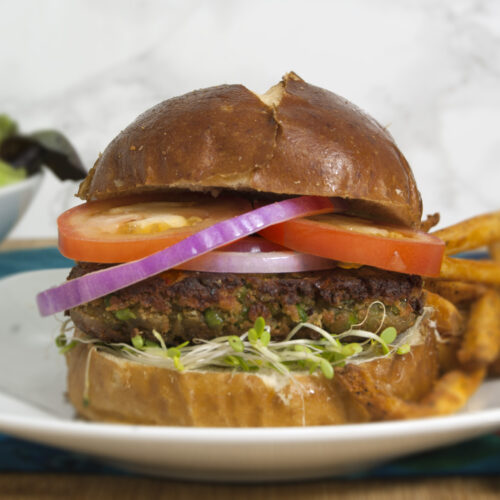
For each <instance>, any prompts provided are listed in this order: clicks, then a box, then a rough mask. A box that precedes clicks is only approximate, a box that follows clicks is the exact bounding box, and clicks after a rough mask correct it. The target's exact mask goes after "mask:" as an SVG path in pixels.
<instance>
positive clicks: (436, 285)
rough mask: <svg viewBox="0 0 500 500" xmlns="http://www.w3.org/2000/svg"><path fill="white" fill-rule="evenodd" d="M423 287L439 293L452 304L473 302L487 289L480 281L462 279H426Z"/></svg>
mask: <svg viewBox="0 0 500 500" xmlns="http://www.w3.org/2000/svg"><path fill="white" fill-rule="evenodd" d="M425 288H426V289H427V290H429V291H431V292H433V293H436V294H438V295H441V297H444V298H445V299H446V300H449V301H450V302H452V303H453V304H462V303H466V302H473V301H475V300H477V299H479V297H482V296H483V295H484V293H485V292H486V291H487V290H488V288H487V287H486V285H483V284H481V283H467V282H464V281H445V280H441V279H426V280H425Z"/></svg>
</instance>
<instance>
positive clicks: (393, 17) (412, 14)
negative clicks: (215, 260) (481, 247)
mask: <svg viewBox="0 0 500 500" xmlns="http://www.w3.org/2000/svg"><path fill="white" fill-rule="evenodd" d="M0 33H1V48H0V75H1V77H0V112H2V111H4V112H8V113H10V114H12V115H13V116H14V117H15V118H17V119H18V121H19V122H20V124H21V126H22V128H23V129H24V130H25V131H30V130H34V129H37V128H47V127H54V128H58V129H61V130H63V131H64V132H66V134H67V135H68V136H69V137H70V138H71V140H72V141H73V142H74V144H75V145H76V147H77V149H78V150H79V152H80V153H81V156H82V158H83V159H84V162H85V164H86V166H87V167H88V168H89V167H90V166H91V165H92V163H93V161H94V159H95V158H96V157H97V154H98V153H99V151H102V150H103V149H104V147H105V146H106V144H107V143H108V142H109V141H110V140H111V139H112V138H113V137H114V135H116V134H117V133H118V132H119V131H120V130H121V129H122V128H124V127H125V126H126V125H127V124H128V123H129V122H131V121H132V120H133V119H134V118H135V117H136V116H137V115H138V114H139V113H141V112H142V111H143V110H145V109H146V108H148V107H150V106H152V105H153V104H155V103H157V102H159V101H161V100H163V99H166V98H168V97H171V96H174V95H178V94H181V93H184V92H187V91H189V90H192V89H194V88H201V87H207V86H210V85H215V84H219V83H239V82H241V83H245V84H246V85H247V86H249V87H250V88H251V89H253V90H255V91H257V92H263V91H265V90H266V89H267V88H268V87H269V86H271V85H273V84H274V83H275V82H277V81H278V80H279V79H280V77H281V75H282V74H284V73H285V72H287V71H289V70H294V71H295V72H297V73H298V74H299V75H301V76H302V77H303V78H304V79H306V80H308V81H310V82H311V83H314V84H316V85H319V86H322V87H325V88H328V89H330V90H333V91H334V92H336V93H338V94H340V95H343V96H345V97H347V98H348V99H350V100H351V101H353V102H355V103H356V104H358V105H359V106H360V107H362V108H363V109H365V110H366V111H368V112H369V113H370V114H372V115H373V116H374V117H375V118H377V119H378V120H379V121H380V122H381V123H382V124H384V125H388V126H389V130H390V131H391V133H392V134H393V136H394V137H395V138H396V141H397V143H398V144H399V146H400V148H401V149H402V151H403V152H404V154H405V155H406V157H407V158H408V160H409V162H410V164H411V165H412V167H413V170H414V173H415V176H416V178H417V182H418V184H419V186H420V190H421V192H422V195H423V200H424V211H425V212H426V213H429V212H434V211H439V212H441V215H442V221H443V223H445V224H447V223H450V222H454V221H457V220H459V219H462V218H465V217H467V216H469V215H471V214H476V213H480V212H484V211H487V210H495V209H499V208H500V194H499V187H500V2H499V1H498V0H442V1H436V0H371V1H370V0H366V1H364V0H352V1H345V2H341V1H313V0H309V1H294V0H292V1H277V0H275V1H272V0H271V1H263V0H253V1H243V0H242V1H230V0H215V1H211V2H210V1H203V0H186V1H182V0H168V1H159V0H158V1H155V0H129V1H118V0H116V1H111V0H109V1H98V0H70V1H63V0H45V1H39V0H18V1H15V0H0ZM74 191H75V186H74V185H73V184H71V183H65V184H63V183H60V182H58V181H57V180H56V179H55V178H54V177H53V176H52V175H49V174H47V175H46V177H45V179H44V182H43V185H42V189H41V190H40V192H39V193H38V195H37V197H36V199H35V200H34V203H33V204H32V206H31V207H30V210H29V211H28V212H27V214H26V216H25V217H24V218H23V219H22V220H21V222H20V223H19V224H18V226H17V227H16V228H15V229H14V231H13V233H11V237H14V238H16V237H18V238H25V237H51V236H55V235H56V226H55V217H56V215H57V214H58V213H59V212H61V211H62V210H64V209H65V208H67V207H69V206H71V205H73V204H76V203H77V200H76V199H74V198H73V197H72V194H73V193H74Z"/></svg>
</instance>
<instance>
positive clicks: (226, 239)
mask: <svg viewBox="0 0 500 500" xmlns="http://www.w3.org/2000/svg"><path fill="white" fill-rule="evenodd" d="M336 208H337V207H336V205H335V204H334V203H333V202H332V200H331V199H329V198H322V197H318V196H301V197H299V198H291V199H287V200H283V201H279V202H275V203H271V204H269V205H265V206H263V207H259V208H257V209H255V210H251V211H250V212H246V213H244V214H242V215H238V216H236V217H233V218H231V219H227V220H224V221H222V222H219V223H217V224H214V225H213V226H210V227H209V228H206V229H203V230H202V231H199V232H198V233H196V234H193V235H191V236H189V237H188V238H186V239H184V240H182V241H180V242H179V243H176V244H175V245H172V246H170V247H167V248H165V249H164V250H161V251H160V252H157V253H154V254H152V255H149V256H148V257H145V258H143V259H140V260H136V261H133V262H127V263H125V264H120V265H118V266H114V267H110V268H107V269H103V270H101V271H96V272H93V273H89V274H86V275H84V276H82V277H80V278H76V279H74V280H71V281H67V282H65V283H63V284H62V285H60V286H57V287H54V288H49V289H48V290H45V291H43V292H40V293H39V294H38V295H37V297H36V300H37V305H38V310H39V312H40V314H41V315H42V316H49V315H51V314H55V313H57V312H62V311H65V310H66V309H71V308H73V307H76V306H79V305H81V304H85V303H87V302H90V301H92V300H95V299H98V298H99V297H103V296H105V295H108V294H109V293H112V292H115V291H117V290H120V289H122V288H125V287H127V286H130V285H133V284H134V283H138V282H139V281H142V280H145V279H147V278H149V277H151V276H154V275H155V274H158V273H161V272H163V271H166V270H168V269H171V268H172V267H176V266H179V265H181V264H183V263H184V262H187V261H189V260H191V259H194V258H195V257H199V256H200V255H204V254H206V253H207V252H210V251H211V250H215V249H216V248H219V247H221V246H223V245H227V244H228V243H231V242H233V241H236V240H239V239H241V238H243V237H245V236H248V235H250V234H253V233H256V232H257V231H259V230H261V229H263V228H265V227H268V226H272V225H274V224H279V223H280V222H285V221H287V220H291V219H295V218H297V217H306V216H308V215H313V214H317V213H328V212H333V211H335V209H336Z"/></svg>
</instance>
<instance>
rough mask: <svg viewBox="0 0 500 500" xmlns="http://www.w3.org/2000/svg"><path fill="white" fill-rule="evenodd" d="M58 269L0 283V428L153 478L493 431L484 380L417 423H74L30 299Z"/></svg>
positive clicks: (287, 474)
mask: <svg viewBox="0 0 500 500" xmlns="http://www.w3.org/2000/svg"><path fill="white" fill-rule="evenodd" d="M66 275H67V271H66V270H47V271H36V272H28V273H23V274H18V275H15V276H10V277H8V278H6V279H4V280H1V281H0V297H1V300H0V318H2V321H1V325H2V326H1V327H0V328H1V330H0V332H1V333H0V431H3V432H6V433H9V434H12V435H14V436H18V437H21V438H26V439H31V440H33V441H37V442H40V443H45V444H49V445H54V446H59V447H61V448H66V449H69V450H75V451H80V452H85V453H89V454H92V455H94V456H96V457H100V458H104V459H107V460H108V461H111V462H114V463H119V464H121V465H122V466H125V467H127V468H130V469H133V470H137V471H141V472H148V473H151V474H161V475H165V476H170V477H177V478H187V479H208V480H211V481H214V480H232V481H255V480H257V481H269V480H286V479H293V480H298V479H304V478H317V477H325V476H334V475H338V474H343V473H346V472H353V471H357V470H361V469H364V468H367V467H369V466H372V465H375V464H379V463H381V462H383V461H386V460H390V459H393V458H395V457H398V456H402V455H405V454H409V453H413V452H418V451H423V450H427V449H431V448H436V447H438V446H442V445H446V444H451V443H455V442H458V441H460V440H465V439H468V438H472V437H475V436H478V435H481V434H484V433H486V432H489V431H493V430H496V429H499V428H500V380H497V381H488V382H486V383H485V384H483V386H482V387H481V389H480V390H479V392H478V393H477V394H476V395H475V396H474V397H473V398H472V399H471V401H470V402H469V404H468V406H467V408H466V409H465V410H464V411H462V412H461V413H460V414H458V415H454V416H450V417H441V418H429V419H422V420H409V421H398V422H384V423H375V424H359V425H344V426H324V427H309V428H279V429H203V428H200V429H191V428H179V427H175V428H173V427H148V426H129V425H109V424H93V423H87V422H82V421H78V420H75V419H74V415H73V410H72V409H71V407H70V406H69V404H68V403H67V402H66V401H65V398H64V391H65V366H64V359H63V357H62V356H61V355H59V354H58V352H57V349H56V348H55V346H54V343H53V341H54V339H55V337H56V335H57V334H58V327H59V323H58V320H56V319H55V318H40V317H39V316H38V313H37V311H36V307H35V303H34V296H35V294H36V292H37V291H40V290H42V289H44V288H46V287H49V286H53V285H55V284H58V283H60V282H62V281H63V280H64V278H65V276H66ZM60 320H61V318H60V319H59V321H60Z"/></svg>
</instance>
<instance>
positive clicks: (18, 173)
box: [0, 160, 27, 187]
mask: <svg viewBox="0 0 500 500" xmlns="http://www.w3.org/2000/svg"><path fill="white" fill-rule="evenodd" d="M26 176H27V174H26V169H24V168H13V167H11V166H10V165H9V164H8V163H5V162H4V161H2V160H0V187H3V186H7V185H8V184H14V183H16V182H19V181H22V180H23V179H25V178H26Z"/></svg>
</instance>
